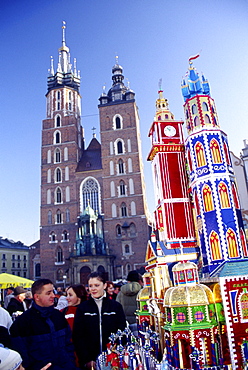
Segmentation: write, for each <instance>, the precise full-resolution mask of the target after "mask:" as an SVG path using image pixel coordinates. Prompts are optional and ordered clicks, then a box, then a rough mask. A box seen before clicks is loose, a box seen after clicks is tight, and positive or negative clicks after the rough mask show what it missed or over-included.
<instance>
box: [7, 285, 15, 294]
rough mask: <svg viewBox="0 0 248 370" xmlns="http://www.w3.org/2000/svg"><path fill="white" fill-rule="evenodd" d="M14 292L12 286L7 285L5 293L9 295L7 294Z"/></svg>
mask: <svg viewBox="0 0 248 370" xmlns="http://www.w3.org/2000/svg"><path fill="white" fill-rule="evenodd" d="M13 292H14V287H13V286H9V287H8V288H7V289H6V294H7V295H9V294H13Z"/></svg>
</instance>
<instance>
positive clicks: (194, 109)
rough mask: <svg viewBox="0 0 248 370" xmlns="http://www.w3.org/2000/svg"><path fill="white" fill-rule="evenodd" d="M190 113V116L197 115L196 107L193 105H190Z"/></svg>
mask: <svg viewBox="0 0 248 370" xmlns="http://www.w3.org/2000/svg"><path fill="white" fill-rule="evenodd" d="M191 111H192V114H196V113H197V107H196V105H195V104H193V105H192V108H191Z"/></svg>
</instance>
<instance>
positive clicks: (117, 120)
mask: <svg viewBox="0 0 248 370" xmlns="http://www.w3.org/2000/svg"><path fill="white" fill-rule="evenodd" d="M115 128H116V129H117V130H118V129H120V128H121V119H120V117H119V116H117V117H115Z"/></svg>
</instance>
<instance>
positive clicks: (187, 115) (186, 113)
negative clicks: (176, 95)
mask: <svg viewBox="0 0 248 370" xmlns="http://www.w3.org/2000/svg"><path fill="white" fill-rule="evenodd" d="M185 116H186V119H189V111H188V109H186V111H185Z"/></svg>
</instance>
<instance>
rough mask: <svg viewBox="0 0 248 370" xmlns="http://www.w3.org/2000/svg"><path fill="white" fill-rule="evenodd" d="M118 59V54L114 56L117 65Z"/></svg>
mask: <svg viewBox="0 0 248 370" xmlns="http://www.w3.org/2000/svg"><path fill="white" fill-rule="evenodd" d="M118 59H119V57H118V55H116V56H115V64H117V65H119V60H118Z"/></svg>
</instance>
